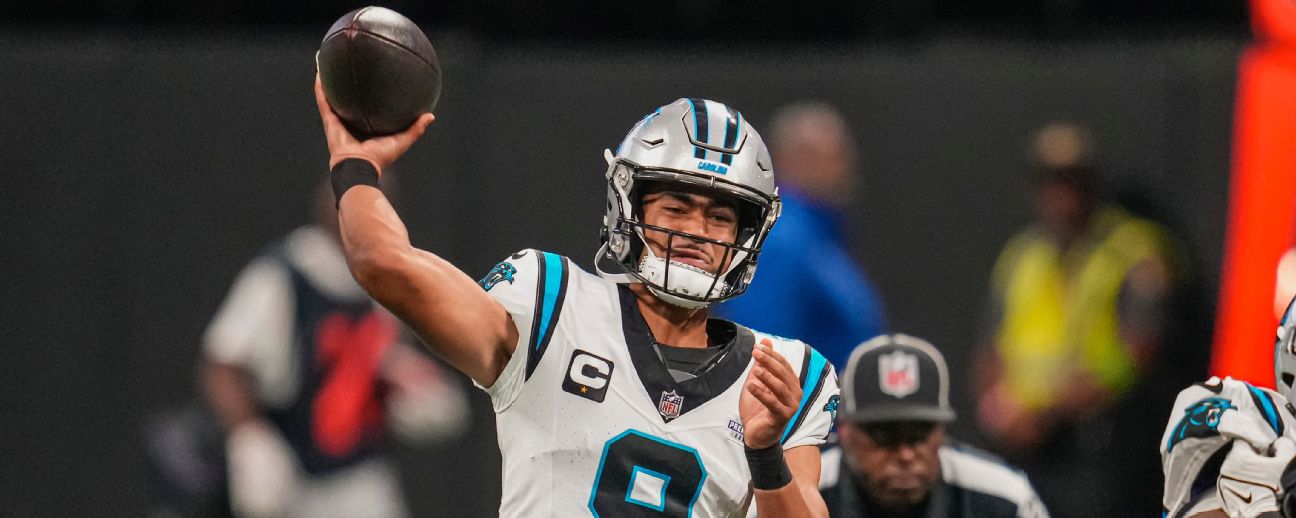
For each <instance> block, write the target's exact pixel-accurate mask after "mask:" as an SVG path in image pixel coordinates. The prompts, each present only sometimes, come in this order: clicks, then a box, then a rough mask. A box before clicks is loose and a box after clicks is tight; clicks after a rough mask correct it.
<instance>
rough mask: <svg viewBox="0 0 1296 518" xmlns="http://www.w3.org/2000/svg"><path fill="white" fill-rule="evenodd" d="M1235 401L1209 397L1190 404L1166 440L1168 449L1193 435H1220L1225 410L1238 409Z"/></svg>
mask: <svg viewBox="0 0 1296 518" xmlns="http://www.w3.org/2000/svg"><path fill="white" fill-rule="evenodd" d="M1236 408H1237V407H1235V406H1233V402H1232V401H1229V400H1227V399H1225V398H1222V397H1209V398H1206V399H1203V400H1201V401H1198V402H1196V403H1193V404H1192V405H1189V406H1188V408H1186V409H1184V416H1183V418H1182V419H1180V420H1179V424H1177V425H1175V427H1174V431H1173V432H1171V433H1170V440H1169V441H1168V442H1166V451H1170V450H1172V449H1174V447H1175V445H1176V444H1179V443H1180V442H1182V441H1183V440H1184V439H1188V438H1191V437H1211V436H1214V435H1219V430H1218V429H1217V428H1218V427H1219V424H1220V419H1221V418H1223V417H1224V412H1225V411H1227V410H1229V409H1236Z"/></svg>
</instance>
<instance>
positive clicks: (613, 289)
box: [316, 81, 837, 517]
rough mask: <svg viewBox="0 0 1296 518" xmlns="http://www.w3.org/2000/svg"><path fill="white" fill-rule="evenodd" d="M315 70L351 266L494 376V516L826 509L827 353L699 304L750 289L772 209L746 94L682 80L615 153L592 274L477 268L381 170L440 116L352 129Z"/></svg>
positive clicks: (469, 366) (439, 341)
mask: <svg viewBox="0 0 1296 518" xmlns="http://www.w3.org/2000/svg"><path fill="white" fill-rule="evenodd" d="M316 84H317V87H316V100H317V102H318V105H319V110H320V116H321V117H322V118H323V120H324V129H325V135H326V137H327V140H328V145H329V152H330V155H331V156H330V163H329V165H330V168H331V170H332V173H331V174H332V177H333V183H334V192H335V194H336V195H337V196H338V200H339V208H340V213H339V215H340V220H341V227H342V235H343V243H344V245H345V248H346V252H347V259H348V262H349V263H350V266H351V271H352V273H353V274H354V275H355V277H356V279H357V280H358V281H359V282H360V284H361V285H362V286H364V287H365V289H366V290H368V292H369V293H370V295H372V296H373V297H374V299H376V300H378V301H379V302H381V303H382V304H383V305H385V306H386V307H388V308H389V309H391V310H392V311H393V312H394V313H396V314H397V315H398V316H400V317H401V318H402V319H403V320H405V322H406V323H407V324H409V325H410V327H411V328H413V329H414V330H416V331H417V332H418V333H419V334H420V336H421V337H422V338H423V340H424V341H425V342H427V343H428V344H429V346H431V348H432V349H433V350H434V351H436V352H437V353H438V354H440V355H441V356H442V357H443V358H445V359H446V361H448V362H449V363H450V364H451V365H453V366H454V367H456V368H458V369H459V370H460V371H462V372H463V373H465V374H467V375H468V376H470V377H471V378H472V379H473V380H474V381H475V382H476V383H477V384H478V385H480V386H482V387H484V388H485V389H486V390H487V392H488V393H490V395H491V400H492V402H493V404H494V407H495V411H496V413H497V414H498V417H497V421H498V423H497V424H498V429H499V441H500V450H501V452H502V453H503V462H504V466H503V473H504V474H503V478H504V488H503V501H502V502H501V504H500V514H501V515H504V516H522V515H525V516H543V515H550V516H591V515H592V516H604V517H608V516H742V515H744V514H746V513H747V512H748V511H750V510H753V508H754V510H755V511H757V512H759V514H760V516H762V517H781V516H787V517H792V516H795V517H806V516H827V510H826V507H825V506H824V502H823V499H822V498H821V497H820V495H819V492H818V488H817V485H818V480H819V450H818V448H817V447H816V446H817V445H818V444H820V443H822V442H823V441H824V439H825V436H826V435H827V433H828V428H829V427H830V425H831V419H832V415H831V414H832V412H833V409H834V408H835V405H834V404H833V403H834V402H835V397H836V394H837V382H836V376H835V374H834V372H833V369H832V366H831V365H829V364H828V363H827V362H826V361H825V360H824V358H823V356H821V355H820V354H818V353H817V352H815V351H814V350H813V349H811V348H810V347H809V346H807V345H805V344H803V343H801V342H798V341H795V340H790V339H785V338H779V337H774V336H770V335H765V334H761V333H758V332H755V331H751V330H748V329H745V328H742V327H740V326H737V325H735V324H733V323H730V322H726V321H723V320H713V319H708V318H707V317H708V305H709V304H711V303H713V302H717V301H721V300H725V299H727V298H731V297H734V296H737V295H739V294H741V293H742V292H743V291H745V290H746V288H747V286H748V284H749V283H750V282H751V279H752V275H754V273H755V268H756V260H757V257H758V256H759V252H760V246H761V243H762V242H763V241H764V239H765V236H766V235H767V234H768V233H769V230H770V228H771V227H772V226H773V225H774V222H775V221H776V220H777V219H778V215H779V209H780V202H779V199H778V195H777V190H776V189H775V186H774V172H773V166H772V164H771V162H770V158H769V153H768V152H767V151H766V149H765V145H764V143H763V142H762V141H761V138H760V135H759V134H757V133H756V131H755V130H754V129H753V128H752V127H751V124H749V123H748V122H747V121H746V120H743V118H742V116H741V115H740V114H739V113H738V112H737V111H736V110H734V109H732V108H729V107H727V106H725V105H723V104H721V103H717V102H714V101H707V100H702V99H680V100H677V101H675V102H674V103H671V104H669V105H666V106H663V107H661V108H659V109H658V110H657V111H655V112H653V113H652V114H650V115H648V116H647V117H645V118H644V119H643V120H641V121H640V122H639V123H638V124H636V125H635V127H634V128H633V129H632V130H631V131H630V133H629V134H628V135H627V136H626V138H625V140H624V141H623V142H622V143H621V145H620V146H618V148H617V151H616V153H615V154H614V153H612V152H610V151H609V152H606V153H605V155H606V158H607V159H608V169H607V173H606V181H607V185H608V200H607V204H608V205H607V213H606V216H605V218H604V221H603V246H602V247H601V248H600V250H599V252H598V254H597V256H596V263H597V270H598V275H594V274H590V273H587V272H584V271H582V270H581V269H580V268H578V267H576V266H575V265H574V264H573V263H572V262H571V261H569V260H568V259H566V258H564V257H561V256H557V255H554V254H550V253H546V252H540V251H536V250H523V251H521V252H518V253H516V254H514V255H513V256H512V257H510V258H509V259H508V260H506V261H504V262H502V263H500V264H499V265H497V266H496V267H495V268H494V269H493V270H491V272H490V273H489V274H488V275H487V276H486V278H484V279H482V280H481V281H480V286H478V285H477V284H474V283H473V281H472V280H471V279H470V278H469V277H468V276H466V275H465V274H464V273H463V272H461V271H460V270H459V269H457V268H456V267H454V266H453V265H451V264H449V263H447V262H446V261H444V260H443V259H441V258H439V257H437V256H435V255H433V254H431V253H428V252H425V251H422V250H417V249H415V248H413V247H412V246H411V245H410V243H409V239H408V236H407V234H406V232H405V226H404V224H403V223H402V222H401V220H400V219H399V217H398V216H397V215H396V213H395V211H394V210H393V209H392V207H391V205H390V204H389V203H388V202H387V200H386V199H385V198H384V197H383V194H382V192H381V191H380V190H379V189H377V188H376V185H377V177H378V175H379V174H381V171H382V168H383V167H385V166H387V165H388V164H390V163H391V162H393V161H395V160H396V159H397V158H398V157H399V156H400V155H401V154H402V153H404V151H405V150H406V149H408V148H409V146H410V145H411V144H412V143H413V142H414V141H415V140H417V139H418V137H419V136H420V135H421V134H422V133H423V131H424V129H425V128H426V127H427V125H428V124H430V123H431V121H432V116H431V115H430V114H426V115H424V116H423V118H421V119H419V121H417V122H416V123H415V124H414V125H413V126H411V127H410V128H409V129H408V130H406V131H405V132H403V133H401V134H398V135H394V136H389V137H381V138H374V139H370V140H366V141H363V142H359V141H356V140H355V139H354V138H353V137H352V136H351V135H350V134H349V133H348V132H347V130H346V129H345V127H344V126H343V125H342V124H341V123H340V122H339V121H338V119H337V117H336V115H335V114H334V113H333V112H332V111H331V110H330V109H329V107H328V105H327V103H326V101H325V100H324V98H323V94H322V93H321V91H320V89H319V87H318V81H317V83H316ZM483 288H484V290H483Z"/></svg>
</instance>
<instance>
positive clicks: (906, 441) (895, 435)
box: [838, 421, 945, 510]
mask: <svg viewBox="0 0 1296 518" xmlns="http://www.w3.org/2000/svg"><path fill="white" fill-rule="evenodd" d="M838 430H839V435H840V436H841V443H842V451H843V452H844V453H845V454H846V456H847V464H848V465H849V466H850V468H851V471H853V472H854V473H855V475H856V476H858V477H859V478H860V480H862V481H863V482H864V486H865V490H866V491H868V494H869V497H870V498H871V499H872V500H873V501H874V502H876V503H878V504H879V505H882V506H885V507H888V508H891V509H897V510H900V509H906V508H909V507H912V506H914V505H917V504H919V503H921V502H923V501H924V500H926V498H927V495H928V493H930V492H931V489H932V487H933V486H934V484H935V483H936V480H937V478H939V477H940V460H939V459H938V457H937V453H936V452H937V450H938V449H939V448H940V445H941V443H942V442H944V440H945V430H944V428H943V427H941V426H940V425H937V424H936V423H921V422H909V421H904V422H894V423H879V424H854V423H841V425H840V426H838Z"/></svg>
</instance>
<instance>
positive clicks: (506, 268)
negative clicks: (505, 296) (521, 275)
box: [477, 262, 517, 291]
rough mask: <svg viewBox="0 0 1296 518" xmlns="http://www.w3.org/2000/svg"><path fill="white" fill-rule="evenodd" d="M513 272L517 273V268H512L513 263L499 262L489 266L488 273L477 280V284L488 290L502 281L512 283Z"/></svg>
mask: <svg viewBox="0 0 1296 518" xmlns="http://www.w3.org/2000/svg"><path fill="white" fill-rule="evenodd" d="M515 273H517V268H514V267H513V265H511V264H509V263H507V262H503V263H499V264H497V265H495V267H494V268H491V271H490V273H488V274H486V276H485V277H482V280H480V281H477V284H479V285H481V287H482V289H484V290H486V291H490V290H491V288H494V287H495V285H496V284H499V283H501V282H504V281H508V283H509V284H513V274H515Z"/></svg>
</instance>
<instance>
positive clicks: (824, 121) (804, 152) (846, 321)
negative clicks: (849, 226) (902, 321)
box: [719, 102, 886, 370]
mask: <svg viewBox="0 0 1296 518" xmlns="http://www.w3.org/2000/svg"><path fill="white" fill-rule="evenodd" d="M771 129H772V133H771V136H772V139H771V141H770V143H771V147H770V152H771V153H772V155H773V159H774V168H775V169H776V170H777V171H778V174H779V179H780V183H779V194H780V195H781V196H782V198H783V216H782V217H781V218H780V219H779V222H778V225H775V227H774V229H773V230H772V231H771V232H770V236H769V238H768V239H767V240H766V242H765V247H764V250H762V253H761V263H760V275H758V276H757V277H756V278H755V280H753V281H752V284H751V287H750V288H748V290H747V293H746V294H745V295H743V296H742V297H739V298H736V299H733V300H730V301H728V302H725V303H724V304H722V305H720V307H719V311H720V313H721V315H722V316H723V317H724V318H728V319H731V320H733V321H735V322H738V323H742V324H746V323H756V322H758V323H760V325H761V326H762V327H761V328H762V329H765V330H768V332H770V333H774V334H779V335H783V336H795V337H798V338H800V339H802V340H804V341H805V342H806V343H808V344H811V345H813V346H814V347H815V348H816V349H818V350H819V351H820V352H822V353H823V354H824V355H825V356H827V358H828V360H829V361H831V362H832V363H833V365H836V366H837V368H838V369H839V370H840V369H842V368H844V367H845V362H846V359H847V358H848V357H849V356H850V352H851V350H852V349H853V348H854V347H855V345H856V344H859V343H860V342H862V341H864V340H867V339H869V338H872V337H874V336H876V335H879V334H882V333H883V332H885V331H886V324H885V320H884V317H883V308H882V303H881V301H880V300H879V298H878V295H877V292H876V291H875V290H874V288H873V285H872V283H870V282H869V280H868V278H867V276H866V275H865V273H864V270H863V268H861V267H860V265H859V263H858V262H857V261H856V260H855V258H854V257H852V256H851V253H850V250H849V247H848V246H847V243H846V238H845V229H844V228H843V225H844V224H845V220H844V215H843V214H842V212H843V209H844V208H845V207H847V206H848V204H849V203H850V201H851V193H852V192H853V185H854V183H855V181H856V176H857V175H858V167H857V158H858V156H857V150H856V144H855V140H854V138H853V137H852V136H851V134H850V130H849V129H848V128H847V126H846V121H845V119H844V118H843V117H842V116H841V114H840V113H838V112H837V110H836V109H834V108H833V107H831V106H829V105H827V104H824V103H821V102H798V103H794V104H790V105H787V106H785V107H783V108H781V109H779V110H778V112H777V113H776V114H775V116H774V118H773V120H772V121H771Z"/></svg>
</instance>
